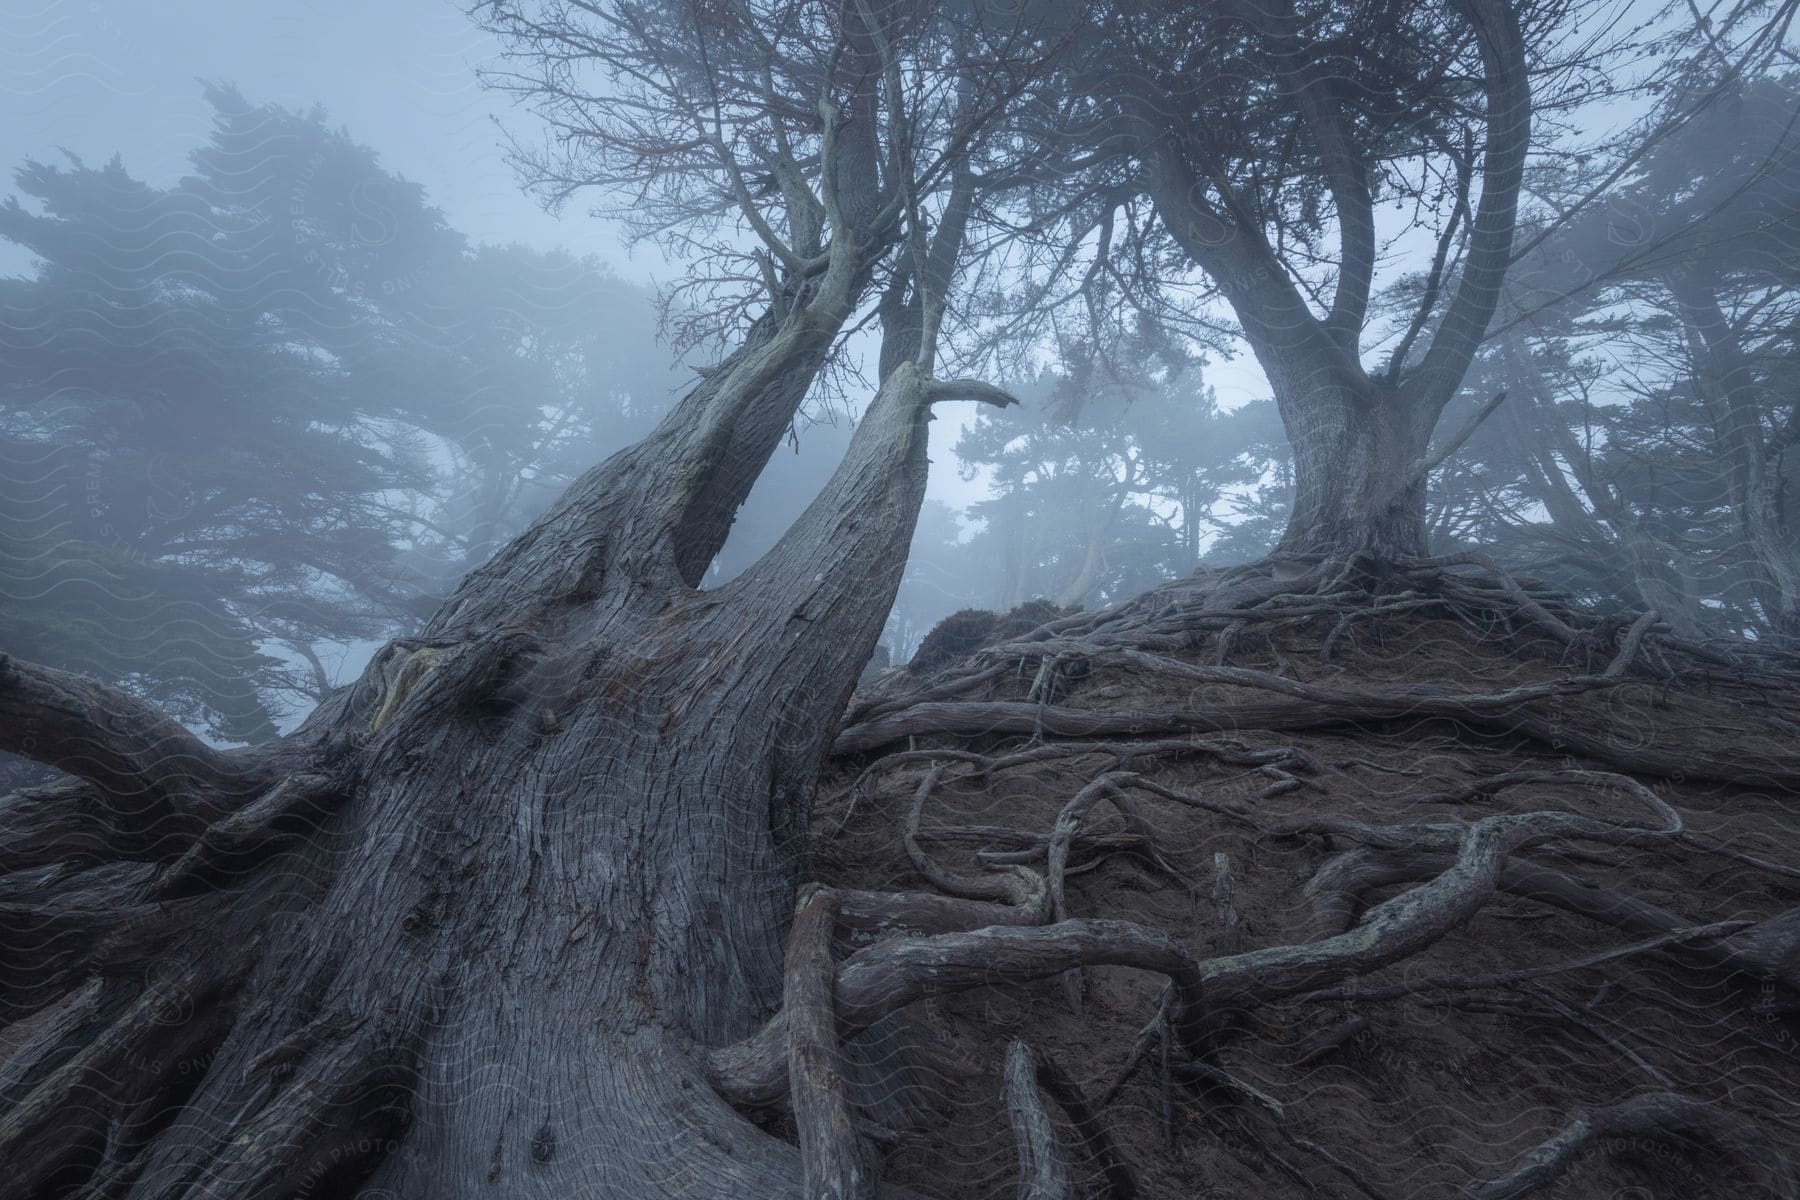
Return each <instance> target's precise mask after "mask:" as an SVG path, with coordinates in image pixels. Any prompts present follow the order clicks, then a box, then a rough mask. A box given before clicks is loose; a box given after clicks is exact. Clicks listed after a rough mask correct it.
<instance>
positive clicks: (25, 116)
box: [0, 0, 1267, 508]
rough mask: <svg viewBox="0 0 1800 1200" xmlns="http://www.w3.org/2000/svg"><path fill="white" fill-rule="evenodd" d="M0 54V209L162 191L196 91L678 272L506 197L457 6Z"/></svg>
mask: <svg viewBox="0 0 1800 1200" xmlns="http://www.w3.org/2000/svg"><path fill="white" fill-rule="evenodd" d="M0 46H3V47H4V48H3V49H0V87H4V89H5V92H6V95H7V100H6V108H7V114H8V119H7V120H6V121H4V122H0V162H3V163H4V165H5V168H6V181H7V185H8V191H10V184H11V174H12V172H13V171H14V170H16V169H17V168H18V166H19V165H20V164H21V163H22V162H23V161H24V160H25V159H26V158H38V159H41V160H50V161H54V160H55V159H56V157H57V152H58V150H59V149H60V150H67V151H69V152H71V153H73V154H76V155H79V156H81V157H82V158H84V159H87V160H88V161H89V162H90V163H93V164H95V165H97V164H98V163H100V162H103V161H105V160H106V159H107V158H109V157H111V156H112V155H113V154H114V153H115V152H118V153H120V154H122V155H123V158H124V162H125V166H126V168H127V169H128V170H129V171H130V172H131V173H132V174H133V175H135V176H137V177H139V178H142V179H145V180H147V181H149V182H152V183H163V184H166V183H170V182H173V181H174V180H175V179H177V178H179V177H180V176H181V175H182V174H184V173H185V172H186V170H187V156H188V154H189V152H190V151H192V150H193V149H194V148H195V147H197V146H199V145H200V144H202V143H203V142H204V141H205V140H206V138H207V135H208V133H209V132H210V127H211V109H210V108H209V107H208V105H207V104H206V101H205V100H204V98H203V97H202V96H201V81H202V80H206V81H213V82H218V83H226V84H235V85H236V86H237V87H238V88H239V89H240V90H241V91H242V92H243V94H244V97H245V98H246V99H247V100H249V101H250V102H251V103H253V104H254V103H262V102H274V103H277V104H281V105H284V106H286V107H289V108H301V109H304V108H307V107H310V106H311V105H313V104H321V105H323V106H324V107H325V108H326V109H327V110H328V112H329V113H330V117H331V122H332V124H333V125H338V126H342V127H344V128H346V129H348V130H349V131H350V133H351V135H352V136H354V137H355V138H356V139H357V140H358V141H360V142H363V143H365V144H366V145H369V146H371V147H373V148H374V149H375V150H376V151H377V152H379V153H380V155H381V158H382V161H383V162H384V163H385V164H386V165H388V166H389V167H391V168H392V169H394V170H396V171H397V172H398V173H400V174H402V175H404V176H406V177H407V178H408V179H412V180H414V181H416V182H418V183H420V184H422V185H424V187H425V189H426V191H427V193H428V194H429V195H430V197H431V199H432V201H433V202H434V203H435V204H436V205H437V206H438V207H439V208H441V209H443V210H444V212H445V214H446V216H447V217H448V218H449V221H450V224H451V225H452V226H453V227H455V228H456V229H458V230H460V231H462V232H463V233H465V234H467V235H468V236H469V237H470V238H471V239H472V240H473V241H477V242H508V241H517V242H523V243H526V244H528V245H531V246H535V247H539V248H545V249H547V248H550V247H554V246H563V247H566V248H568V249H570V250H573V251H576V252H578V253H584V254H592V255H595V256H596V257H598V258H599V259H601V260H602V261H603V262H606V263H607V264H609V265H610V266H611V267H612V268H613V269H614V270H615V271H616V272H617V273H618V274H620V275H621V276H623V277H625V278H628V279H632V280H635V281H638V282H643V283H654V282H656V281H658V280H665V279H668V278H670V277H672V276H673V275H674V274H675V272H677V271H678V270H679V269H680V268H679V265H678V264H677V265H670V264H666V263H664V262H663V261H662V259H661V257H660V256H659V255H658V254H657V252H656V250H655V248H654V247H641V248H639V249H638V250H637V251H636V252H635V253H629V252H627V250H626V248H625V247H624V246H622V245H621V244H620V241H619V238H618V232H617V229H616V228H615V227H613V226H612V225H610V224H609V223H607V222H603V221H600V220H597V219H595V218H593V217H590V216H588V215H587V214H586V212H585V211H584V209H583V208H582V206H581V205H579V204H572V205H571V206H570V207H569V209H568V211H567V212H566V213H565V214H564V215H563V216H562V217H561V218H560V219H559V218H556V217H552V216H550V215H549V214H547V213H545V212H544V211H543V210H542V209H541V208H540V207H539V206H538V204H537V203H536V202H535V201H534V200H533V199H531V198H530V197H528V196H526V195H525V194H524V193H523V192H521V190H520V189H519V186H518V184H517V183H516V182H515V180H514V178H513V173H512V170H511V168H510V167H509V166H508V165H507V164H506V161H505V156H504V152H503V150H502V133H501V130H500V129H499V128H498V127H496V125H495V119H496V117H499V118H501V119H503V120H505V121H506V122H507V125H508V127H509V128H514V129H517V130H518V131H520V132H521V133H522V134H525V135H531V134H533V133H534V132H535V125H534V122H535V121H536V118H535V117H533V116H532V115H531V114H530V113H528V112H523V111H520V110H515V109H514V108H513V107H512V106H511V105H510V104H509V102H508V100H507V98H506V97H505V96H503V95H500V94H498V93H494V92H489V91H486V90H484V89H483V88H482V87H481V86H480V84H479V83H478V82H477V80H476V76H475V73H476V68H477V67H479V66H482V65H484V64H486V63H489V62H491V61H493V59H494V58H495V57H496V56H497V54H498V51H499V45H498V43H497V42H496V41H495V40H494V39H493V38H491V37H489V36H488V35H487V34H486V33H484V32H482V31H481V30H480V29H478V28H476V27H475V25H474V23H473V22H472V21H471V20H470V19H469V18H468V16H467V15H465V13H464V11H463V7H462V5H460V4H459V3H457V2H455V0H282V2H280V3H276V2H274V0H239V2H237V3H220V2H219V0H51V2H49V3H44V2H42V0H8V3H5V4H0ZM26 269H28V264H27V260H26V259H25V257H24V256H23V255H22V254H21V253H20V252H19V251H18V250H17V248H16V247H11V246H3V247H0V272H5V273H8V274H12V273H18V272H21V271H24V270H26ZM1209 378H1210V379H1211V380H1212V382H1213V384H1214V386H1215V388H1216V389H1217V390H1218V393H1219V397H1220V399H1221V401H1223V402H1224V403H1225V404H1226V405H1228V406H1230V405H1234V404H1236V403H1238V402H1241V401H1243V400H1247V399H1250V398H1252V397H1254V396H1258V395H1266V394H1267V390H1266V385H1264V384H1263V383H1262V380H1261V377H1260V374H1259V373H1258V372H1257V371H1256V369H1255V368H1254V366H1252V365H1250V364H1249V363H1247V362H1239V363H1231V364H1223V365H1221V366H1220V367H1218V368H1217V369H1215V370H1213V371H1212V372H1210V373H1209ZM973 415H974V413H973V409H972V407H971V406H968V405H957V406H951V407H950V408H947V409H946V411H944V412H942V413H941V414H940V419H939V420H938V422H937V423H936V425H935V426H934V427H933V436H932V452H931V457H932V460H933V462H934V463H936V464H937V466H936V468H935V469H934V470H933V471H932V477H931V489H930V494H931V495H933V496H935V497H937V498H940V499H943V500H945V501H947V502H949V503H951V504H952V505H954V506H956V507H959V508H960V507H961V506H962V505H964V504H966V503H967V502H968V501H969V500H971V499H975V498H977V495H976V494H977V493H979V492H980V491H981V490H982V489H981V487H980V485H979V484H964V483H963V482H962V481H961V480H960V479H959V477H958V476H957V473H956V470H955V467H954V463H955V456H954V455H953V454H952V453H951V446H952V445H953V443H954V442H955V439H956V435H957V432H958V430H959V429H960V428H961V425H962V423H963V422H964V421H965V420H968V419H971V418H972V417H973Z"/></svg>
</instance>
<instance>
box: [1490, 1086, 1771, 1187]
mask: <svg viewBox="0 0 1800 1200" xmlns="http://www.w3.org/2000/svg"><path fill="white" fill-rule="evenodd" d="M1605 1138H1648V1139H1653V1140H1656V1141H1660V1142H1667V1143H1670V1144H1672V1145H1675V1146H1679V1147H1683V1148H1686V1149H1690V1150H1691V1149H1693V1148H1694V1147H1695V1146H1696V1145H1698V1146H1701V1147H1704V1148H1705V1149H1707V1150H1710V1151H1712V1152H1714V1153H1716V1154H1719V1155H1720V1156H1722V1157H1724V1158H1727V1159H1729V1160H1731V1161H1732V1162H1734V1163H1735V1164H1736V1165H1737V1166H1738V1167H1740V1168H1741V1169H1742V1170H1743V1172H1744V1174H1745V1176H1746V1177H1747V1180H1746V1181H1747V1182H1748V1183H1749V1184H1750V1185H1751V1187H1753V1188H1754V1189H1755V1190H1754V1192H1751V1193H1738V1194H1740V1195H1747V1196H1754V1197H1755V1198H1756V1200H1800V1184H1797V1183H1796V1178H1795V1171H1794V1168H1793V1165H1792V1164H1791V1163H1789V1162H1788V1161H1787V1160H1786V1159H1784V1158H1783V1157H1782V1156H1781V1155H1780V1154H1779V1153H1777V1152H1776V1150H1775V1148H1774V1147H1773V1146H1772V1145H1770V1144H1769V1139H1768V1136H1767V1135H1766V1134H1764V1133H1763V1131H1762V1130H1761V1129H1759V1128H1757V1127H1756V1126H1755V1125H1753V1124H1751V1123H1750V1122H1748V1121H1745V1120H1743V1119H1742V1118H1741V1117H1737V1116H1735V1115H1733V1114H1731V1113H1729V1112H1726V1111H1725V1110H1724V1109H1722V1108H1719V1107H1718V1106H1717V1105H1713V1104H1708V1103H1706V1102H1705V1101H1702V1100H1695V1099H1693V1098H1692V1097H1689V1096H1683V1095H1680V1094H1679V1093H1676V1092H1651V1093H1649V1094H1647V1095H1643V1096H1636V1097H1633V1098H1632V1099H1630V1100H1624V1101H1621V1102H1619V1103H1618V1104H1612V1105H1608V1106H1607V1107H1605V1108H1597V1109H1591V1110H1589V1111H1587V1112H1583V1113H1579V1114H1577V1115H1576V1116H1575V1117H1574V1118H1573V1119H1572V1120H1571V1121H1570V1122H1569V1124H1568V1125H1566V1126H1565V1127H1564V1128H1563V1129H1562V1130H1561V1131H1560V1132H1558V1133H1557V1134H1555V1135H1554V1136H1553V1137H1551V1138H1550V1139H1549V1140H1548V1141H1546V1142H1544V1143H1543V1144H1542V1145H1540V1146H1538V1147H1537V1148H1536V1149H1535V1150H1532V1151H1531V1152H1530V1153H1529V1154H1527V1155H1525V1157H1524V1158H1523V1159H1521V1160H1520V1161H1519V1162H1518V1163H1517V1164H1516V1165H1515V1166H1514V1167H1513V1169H1512V1170H1510V1171H1508V1172H1507V1173H1506V1174H1505V1175H1502V1176H1500V1177H1499V1178H1497V1179H1491V1180H1489V1181H1488V1182H1486V1183H1483V1184H1481V1185H1479V1186H1477V1187H1476V1188H1474V1189H1473V1190H1472V1191H1470V1192H1469V1200H1516V1198H1517V1197H1520V1196H1524V1195H1527V1194H1529V1193H1531V1192H1534V1191H1536V1190H1538V1189H1539V1188H1542V1187H1546V1186H1548V1185H1549V1184H1551V1183H1553V1182H1555V1181H1556V1180H1557V1179H1558V1178H1559V1177H1561V1176H1562V1175H1563V1173H1564V1172H1566V1171H1567V1170H1568V1169H1569V1167H1570V1166H1571V1165H1573V1163H1574V1161H1575V1159H1576V1158H1577V1157H1579V1156H1580V1155H1581V1154H1582V1152H1583V1151H1585V1150H1587V1149H1588V1148H1589V1147H1590V1146H1592V1145H1593V1144H1594V1143H1596V1142H1599V1141H1601V1140H1602V1139H1605Z"/></svg>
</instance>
